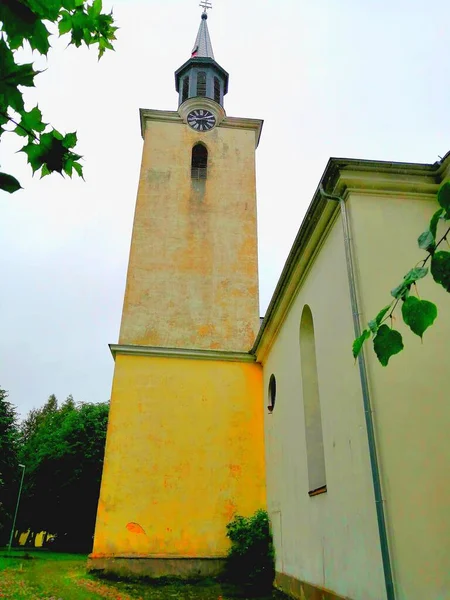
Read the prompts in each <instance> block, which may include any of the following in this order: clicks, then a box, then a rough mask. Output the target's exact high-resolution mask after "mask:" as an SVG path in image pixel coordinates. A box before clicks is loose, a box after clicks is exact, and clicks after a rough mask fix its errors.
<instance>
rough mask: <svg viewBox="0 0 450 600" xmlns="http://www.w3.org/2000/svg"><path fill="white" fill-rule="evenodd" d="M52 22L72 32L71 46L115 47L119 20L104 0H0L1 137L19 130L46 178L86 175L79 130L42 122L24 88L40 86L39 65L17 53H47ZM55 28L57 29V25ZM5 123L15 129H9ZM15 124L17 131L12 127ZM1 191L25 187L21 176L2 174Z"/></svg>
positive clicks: (31, 159)
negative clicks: (78, 148)
mask: <svg viewBox="0 0 450 600" xmlns="http://www.w3.org/2000/svg"><path fill="white" fill-rule="evenodd" d="M46 23H48V24H49V25H50V27H51V26H52V24H54V25H57V27H58V30H59V34H60V35H65V34H70V36H71V37H70V41H69V44H73V45H75V46H76V47H77V48H78V47H80V46H81V45H82V44H83V43H84V44H86V45H87V46H91V45H93V44H97V45H98V49H99V53H98V57H99V59H100V58H101V57H102V55H103V54H104V52H105V50H107V49H108V50H113V46H112V44H111V41H113V40H115V39H116V38H115V32H116V30H117V27H114V20H113V17H112V13H111V14H104V13H102V0H93V2H92V4H89V2H88V0H2V1H1V2H0V65H1V71H0V136H1V135H2V134H3V133H5V132H11V133H15V134H16V135H19V136H22V137H23V138H25V140H26V144H25V145H24V146H23V148H22V150H21V151H22V152H24V153H25V154H26V155H27V159H28V162H29V164H30V165H31V168H32V170H33V173H35V172H38V171H40V172H41V177H44V176H45V175H49V174H50V173H53V172H54V171H56V172H58V173H60V174H61V175H63V173H65V174H66V175H68V176H69V177H72V173H73V171H75V172H76V173H77V174H78V175H79V176H80V177H82V176H83V169H82V165H81V163H80V162H79V161H80V159H81V158H82V157H81V156H80V155H79V154H77V153H76V152H75V151H74V148H75V145H76V143H77V135H76V132H72V133H67V134H66V135H63V134H61V133H60V132H59V131H57V130H56V129H54V128H53V127H51V126H49V125H48V124H47V123H44V122H43V121H42V113H41V111H40V109H39V108H38V106H35V107H34V108H32V109H31V110H29V111H27V110H26V109H25V102H24V98H23V92H22V88H23V87H34V85H35V84H34V78H35V77H36V75H38V74H39V73H40V72H41V71H36V70H35V69H34V68H33V64H32V63H29V64H19V63H18V62H17V61H16V51H17V50H18V49H19V48H21V47H24V46H25V43H27V44H28V46H29V47H30V48H31V50H36V51H37V52H39V54H41V55H43V56H47V54H48V51H49V49H50V37H51V31H50V30H49V29H48V28H47V25H46ZM53 30H54V27H53ZM5 126H7V127H9V129H6V128H5ZM11 127H12V129H11ZM0 189H3V190H5V191H7V192H9V193H13V192H16V191H17V190H19V189H21V185H20V183H19V182H18V181H17V179H16V178H15V177H13V176H12V175H10V174H7V173H0Z"/></svg>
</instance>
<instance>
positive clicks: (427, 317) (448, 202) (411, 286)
mask: <svg viewBox="0 0 450 600" xmlns="http://www.w3.org/2000/svg"><path fill="white" fill-rule="evenodd" d="M437 201H438V203H439V205H440V208H439V209H438V210H437V211H436V212H435V213H434V215H433V216H432V217H431V221H430V223H429V225H428V228H427V229H426V230H425V231H424V232H423V233H421V234H420V236H419V238H418V240H417V243H418V245H419V248H420V249H421V250H424V251H425V253H426V255H425V258H424V259H423V260H421V261H419V262H418V263H417V264H416V265H415V266H414V267H413V268H412V269H411V270H410V271H408V273H406V275H405V276H404V277H403V280H402V281H401V282H400V283H399V285H398V286H397V287H395V288H394V289H393V290H392V291H391V296H392V297H393V300H392V301H391V302H390V304H388V305H387V306H385V307H384V308H382V309H381V310H380V312H379V313H378V314H377V316H376V317H375V318H374V319H372V320H371V321H369V323H368V325H367V328H366V329H364V330H363V332H362V333H361V335H360V336H359V337H358V338H357V339H356V340H355V341H354V342H353V356H354V357H355V359H356V358H357V356H358V355H359V353H360V352H361V349H362V347H363V345H364V342H365V341H366V340H368V339H369V338H370V337H371V336H372V337H373V348H374V351H375V353H376V355H377V358H378V360H379V361H380V363H381V364H382V365H383V366H384V367H385V366H387V364H388V363H389V359H390V358H391V357H392V356H394V355H395V354H398V353H399V352H401V351H402V350H403V348H404V345H403V338H402V335H401V333H400V332H399V331H397V330H396V329H394V328H393V319H394V312H395V310H396V309H397V308H398V306H399V305H400V306H401V314H402V318H403V322H404V323H405V325H407V326H408V327H409V328H410V329H411V331H412V332H413V333H415V334H416V335H417V336H419V337H420V338H421V339H422V338H423V334H424V333H425V331H426V330H427V329H428V327H430V326H431V325H432V324H433V323H434V321H435V320H436V317H437V315H438V310H437V306H436V305H435V304H434V303H433V302H430V301H428V300H424V299H422V298H420V296H419V293H418V289H417V282H418V281H419V280H421V279H423V278H424V277H426V276H427V275H428V274H429V273H431V276H432V277H433V279H434V281H435V282H436V283H438V284H439V285H442V287H443V288H444V289H445V290H446V291H447V292H450V252H448V251H446V250H438V248H439V247H440V246H441V244H442V243H443V242H444V241H445V242H447V244H448V239H447V238H448V236H449V234H450V227H449V222H450V182H446V183H444V184H443V185H441V187H440V188H439V191H438V194H437ZM439 230H441V231H440V233H439V235H438V231H439ZM427 264H429V265H430V268H428V266H427ZM413 291H414V292H415V295H412V292H413ZM388 322H389V323H390V324H389V325H388Z"/></svg>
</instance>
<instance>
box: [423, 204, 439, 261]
mask: <svg viewBox="0 0 450 600" xmlns="http://www.w3.org/2000/svg"><path fill="white" fill-rule="evenodd" d="M443 214H444V209H443V208H440V209H439V210H437V211H436V212H435V213H434V215H433V216H432V217H431V221H430V226H429V229H426V230H425V231H424V232H423V233H421V234H420V236H419V239H418V240H417V242H418V244H419V248H421V249H422V250H426V251H427V252H430V254H432V253H433V252H434V251H435V249H436V232H437V226H438V223H439V219H440V218H441V217H442V215H443Z"/></svg>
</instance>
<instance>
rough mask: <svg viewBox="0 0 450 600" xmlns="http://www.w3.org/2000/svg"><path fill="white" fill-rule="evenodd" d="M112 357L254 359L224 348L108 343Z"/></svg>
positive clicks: (229, 360)
mask: <svg viewBox="0 0 450 600" xmlns="http://www.w3.org/2000/svg"><path fill="white" fill-rule="evenodd" d="M109 349H110V350H111V354H112V355H113V357H114V359H115V358H116V355H117V354H126V355H131V356H154V357H160V358H161V357H162V358H186V359H194V360H216V361H228V362H250V363H253V362H255V361H256V357H255V355H254V354H251V353H250V352H229V351H226V350H202V349H200V348H161V347H158V346H134V345H131V344H109Z"/></svg>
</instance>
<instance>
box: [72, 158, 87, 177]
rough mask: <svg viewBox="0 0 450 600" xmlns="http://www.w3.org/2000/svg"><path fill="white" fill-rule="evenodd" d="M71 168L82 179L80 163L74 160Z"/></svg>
mask: <svg viewBox="0 0 450 600" xmlns="http://www.w3.org/2000/svg"><path fill="white" fill-rule="evenodd" d="M73 168H74V169H75V171H76V172H77V173H78V175H79V177H81V179H84V177H83V167H82V166H81V165H80V163H79V162H74V163H73Z"/></svg>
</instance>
